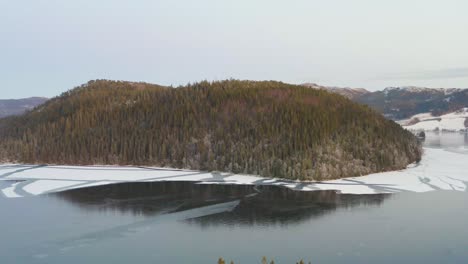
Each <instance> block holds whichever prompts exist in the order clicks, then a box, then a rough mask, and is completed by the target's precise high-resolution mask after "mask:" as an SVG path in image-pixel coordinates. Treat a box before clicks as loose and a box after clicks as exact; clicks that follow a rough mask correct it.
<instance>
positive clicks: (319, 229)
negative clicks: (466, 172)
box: [0, 133, 468, 264]
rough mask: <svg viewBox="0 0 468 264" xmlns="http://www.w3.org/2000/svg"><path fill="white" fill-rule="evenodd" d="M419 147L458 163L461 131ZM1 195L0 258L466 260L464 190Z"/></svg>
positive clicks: (98, 190)
mask: <svg viewBox="0 0 468 264" xmlns="http://www.w3.org/2000/svg"><path fill="white" fill-rule="evenodd" d="M425 145H426V147H427V148H430V149H434V148H435V149H437V150H445V151H446V153H449V154H457V155H458V156H457V157H459V158H460V157H462V160H461V162H465V163H468V154H467V147H468V137H467V135H466V134H458V133H449V134H441V135H436V134H428V135H427V140H426V142H425ZM465 158H466V159H465ZM454 162H455V161H454ZM451 171H453V168H447V170H446V174H447V175H444V176H446V177H450V172H451ZM203 177H204V176H203ZM434 177H435V176H434ZM215 178H216V177H215ZM221 179H224V178H222V177H220V178H218V180H221ZM104 180H105V179H102V181H104ZM56 181H57V179H55V180H54V182H56ZM59 183H60V182H58V183H57V186H55V187H56V188H63V187H60V186H62V185H60V184H62V183H60V184H59ZM462 183H463V181H460V182H457V184H462ZM4 184H6V183H4ZM8 184H10V183H8ZM16 184H22V182H21V181H18V182H16ZM48 184H49V183H48ZM75 184H76V183H75ZM83 184H90V183H88V182H86V181H85V182H83ZM428 184H429V186H430V185H431V183H430V182H428ZM465 187H466V186H465ZM7 188H8V187H7ZM7 188H4V189H7ZM23 189H24V192H22V191H21V190H23ZM65 189H66V188H65ZM7 190H13V191H16V192H19V193H18V195H22V196H23V197H22V198H17V199H10V198H6V197H3V198H2V197H0V208H1V210H2V214H1V215H2V217H0V226H1V234H0V263H48V264H49V263H50V264H54V263H57V264H58V263H60V264H61V263H72V264H73V263H200V264H201V263H203V264H206V263H216V260H217V258H218V257H220V256H223V257H224V258H225V259H229V260H231V259H232V260H234V261H235V263H260V259H261V257H262V256H264V255H265V256H268V257H270V258H274V259H275V261H276V263H296V261H298V260H299V259H300V258H304V259H305V260H307V261H311V262H312V263H466V262H468V251H466V248H468V229H467V228H466V221H467V219H468V193H467V192H466V189H465V190H464V191H446V190H437V189H435V191H432V192H423V193H418V192H412V191H405V192H398V193H393V194H372V195H370V194H368V195H353V194H338V193H336V192H334V191H316V192H303V191H295V190H294V189H290V188H284V187H282V186H278V185H258V186H257V185H243V184H239V183H238V184H234V185H225V184H223V185H219V184H210V185H200V184H194V183H193V182H188V181H184V180H183V178H182V179H181V180H179V181H169V182H152V181H149V182H138V183H128V182H121V183H118V184H112V185H101V186H94V187H89V188H81V189H74V190H67V191H63V192H54V193H49V194H45V195H39V196H34V195H31V192H34V191H35V190H41V186H29V188H26V187H25V188H10V189H7ZM28 191H29V192H28Z"/></svg>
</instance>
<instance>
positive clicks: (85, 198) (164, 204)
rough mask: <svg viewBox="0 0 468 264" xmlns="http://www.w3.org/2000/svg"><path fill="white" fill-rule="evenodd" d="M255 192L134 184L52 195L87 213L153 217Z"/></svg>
mask: <svg viewBox="0 0 468 264" xmlns="http://www.w3.org/2000/svg"><path fill="white" fill-rule="evenodd" d="M252 193H255V191H254V190H253V187H252V186H247V185H206V184H194V183H193V182H134V183H119V184H111V185H104V186H96V187H90V188H83V189H75V190H69V191H65V192H60V193H56V194H52V195H53V196H57V197H59V198H60V199H63V200H66V201H68V202H70V203H72V204H74V205H76V206H79V207H80V208H81V209H83V210H87V211H118V212H120V213H132V214H135V215H148V216H151V215H155V214H161V213H171V212H179V211H184V210H188V209H193V208H198V207H203V206H207V205H212V204H217V203H223V202H228V201H232V200H237V199H241V198H242V197H245V196H247V195H249V194H252Z"/></svg>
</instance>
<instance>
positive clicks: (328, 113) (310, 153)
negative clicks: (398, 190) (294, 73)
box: [0, 80, 421, 180]
mask: <svg viewBox="0 0 468 264" xmlns="http://www.w3.org/2000/svg"><path fill="white" fill-rule="evenodd" d="M420 157H421V148H420V145H419V143H418V142H417V140H416V139H415V138H414V137H413V135H412V134H411V133H410V132H407V131H405V130H403V129H402V128H401V127H400V126H399V125H398V124H396V123H394V122H393V121H389V120H386V119H385V118H384V117H383V116H381V115H380V114H378V113H376V112H374V111H373V110H371V109H370V108H368V107H367V106H362V105H358V104H356V103H353V102H351V101H350V100H348V99H346V98H345V97H342V96H339V95H336V94H332V93H329V92H327V91H323V90H315V89H309V88H307V87H303V86H295V85H289V84H284V83H280V82H272V81H267V82H254V81H237V80H229V81H220V82H212V83H210V82H200V83H196V84H191V85H187V86H184V87H178V88H168V87H162V86H157V85H150V84H144V83H130V82H119V81H106V80H97V81H90V82H89V83H87V84H85V85H82V86H81V87H78V88H75V89H73V90H71V91H69V92H67V93H64V94H63V95H61V96H59V97H56V98H54V99H51V100H49V101H47V102H46V103H45V104H43V105H41V106H39V107H38V108H36V109H34V110H33V111H30V112H28V113H26V114H25V115H22V116H18V117H9V118H5V119H1V120H0V160H2V161H10V162H24V163H48V164H122V165H127V164H131V165H155V166H167V167H175V168H189V169H196V170H208V171H226V172H233V173H248V174H257V175H261V176H266V177H281V178H289V179H302V180H305V179H307V180H312V179H314V180H323V179H331V178H340V177H349V176H356V175H360V174H367V173H371V172H379V171H386V170H395V169H402V168H404V167H405V166H406V165H408V164H409V163H412V162H415V161H418V160H419V159H420Z"/></svg>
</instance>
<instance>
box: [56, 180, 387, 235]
mask: <svg viewBox="0 0 468 264" xmlns="http://www.w3.org/2000/svg"><path fill="white" fill-rule="evenodd" d="M53 195H54V196H57V197H59V198H60V199H63V200H65V201H67V202H70V203H71V204H73V205H76V206H78V207H80V208H81V209H83V210H87V211H104V212H105V211H117V212H120V213H132V214H134V215H147V216H151V215H157V214H168V213H174V212H182V211H186V210H189V209H196V208H201V207H204V206H208V205H213V204H221V203H225V202H230V201H233V200H240V203H239V205H238V206H237V207H236V208H235V209H234V210H233V211H227V212H223V213H218V214H212V215H206V216H202V217H198V218H192V219H189V220H186V221H187V222H188V223H191V224H196V225H201V226H211V225H226V224H227V225H256V224H259V225H268V224H291V223H299V222H302V221H305V220H307V219H310V218H314V217H319V216H322V215H324V214H327V213H331V212H334V211H335V210H336V209H337V208H341V207H353V206H360V205H364V206H368V205H380V204H381V203H382V202H383V201H384V200H385V198H386V197H388V195H383V194H381V195H343V194H338V193H336V192H334V191H294V190H291V189H288V188H284V187H280V186H251V185H215V184H213V185H210V184H195V183H192V182H148V183H121V184H113V185H105V186H97V187H91V188H84V189H76V190H70V191H66V192H61V193H57V194H53Z"/></svg>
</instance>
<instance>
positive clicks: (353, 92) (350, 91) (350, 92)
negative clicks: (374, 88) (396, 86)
mask: <svg viewBox="0 0 468 264" xmlns="http://www.w3.org/2000/svg"><path fill="white" fill-rule="evenodd" d="M302 85H303V86H306V87H309V88H313V89H321V90H327V91H330V92H333V93H337V94H340V95H343V96H345V97H348V98H349V99H353V98H355V97H357V96H361V95H364V94H367V93H370V92H369V91H368V90H366V89H364V88H349V87H345V88H341V87H334V86H321V85H318V84H315V83H303V84H302Z"/></svg>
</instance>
